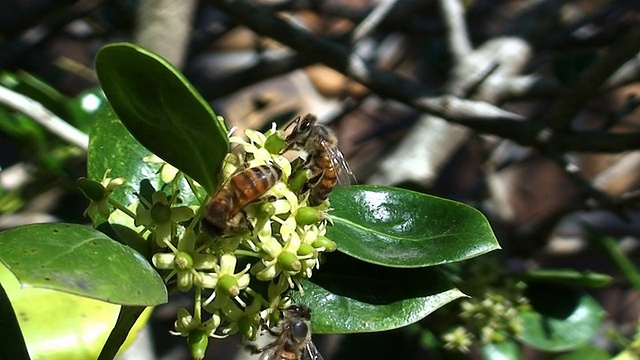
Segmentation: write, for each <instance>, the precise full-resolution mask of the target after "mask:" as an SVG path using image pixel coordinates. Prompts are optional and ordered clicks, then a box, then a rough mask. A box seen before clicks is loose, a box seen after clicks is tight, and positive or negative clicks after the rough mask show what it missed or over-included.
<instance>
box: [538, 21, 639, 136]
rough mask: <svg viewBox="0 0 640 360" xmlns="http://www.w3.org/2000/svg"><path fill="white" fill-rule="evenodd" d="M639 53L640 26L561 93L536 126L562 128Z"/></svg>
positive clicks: (632, 30)
mask: <svg viewBox="0 0 640 360" xmlns="http://www.w3.org/2000/svg"><path fill="white" fill-rule="evenodd" d="M639 51H640V25H638V26H635V27H633V28H632V29H631V30H630V31H629V32H628V33H627V34H626V35H625V36H624V38H623V39H622V41H620V42H619V43H618V44H617V45H616V46H613V47H612V48H611V49H610V51H609V53H608V54H606V55H604V56H602V57H600V58H599V59H598V60H596V61H595V62H594V63H593V64H592V65H591V66H590V67H589V68H588V69H587V70H585V71H584V73H583V74H582V76H580V78H579V79H578V81H577V82H576V84H575V85H573V86H571V87H570V88H568V89H566V90H565V91H562V92H561V94H560V97H559V98H558V101H556V102H555V104H554V105H553V107H552V108H551V109H550V110H549V112H547V114H546V116H544V118H542V119H540V122H539V127H540V130H542V129H543V128H544V127H551V128H554V129H562V128H564V127H565V126H566V125H567V124H569V123H570V122H571V120H572V119H573V118H574V117H575V115H576V114H577V113H578V112H579V111H580V110H581V109H582V108H583V107H584V104H585V103H586V102H587V101H588V100H589V99H591V98H592V97H593V96H594V95H595V94H597V92H598V91H599V89H600V87H601V86H602V85H603V84H604V83H605V82H606V81H607V79H609V78H610V77H611V76H612V75H613V74H614V73H615V72H616V71H617V70H618V69H619V68H620V67H621V66H622V65H623V64H624V63H626V62H627V61H629V59H632V58H633V57H634V56H636V54H637V53H638V52H639Z"/></svg>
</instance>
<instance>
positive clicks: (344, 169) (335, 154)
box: [325, 144, 357, 186]
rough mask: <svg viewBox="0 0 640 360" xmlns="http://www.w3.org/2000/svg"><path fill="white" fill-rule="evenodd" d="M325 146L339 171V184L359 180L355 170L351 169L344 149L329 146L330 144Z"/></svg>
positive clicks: (332, 162) (345, 184)
mask: <svg viewBox="0 0 640 360" xmlns="http://www.w3.org/2000/svg"><path fill="white" fill-rule="evenodd" d="M325 148H326V150H327V153H328V154H329V159H331V165H333V168H334V169H336V172H337V173H338V185H340V186H347V185H350V184H353V183H355V182H357V181H356V176H355V175H353V171H351V167H350V166H349V163H348V162H347V160H346V159H345V158H344V154H343V153H342V151H340V149H339V148H338V147H337V146H329V145H328V144H325Z"/></svg>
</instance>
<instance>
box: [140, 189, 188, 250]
mask: <svg viewBox="0 0 640 360" xmlns="http://www.w3.org/2000/svg"><path fill="white" fill-rule="evenodd" d="M151 198H152V200H153V203H152V204H151V207H150V208H148V209H147V208H146V207H144V206H143V205H142V204H139V205H138V208H137V209H136V221H135V225H136V226H140V225H144V226H145V227H146V228H147V229H149V230H152V231H153V232H154V234H155V239H156V243H157V244H158V246H160V247H166V246H167V244H168V243H170V242H171V237H172V235H173V234H174V233H175V232H174V231H175V229H176V226H177V225H178V223H179V222H182V221H186V220H189V219H191V218H192V217H193V210H192V209H191V208H189V207H188V206H177V207H172V206H171V204H170V203H169V201H168V198H167V194H166V193H164V192H162V191H156V192H155V193H153V195H152V196H151Z"/></svg>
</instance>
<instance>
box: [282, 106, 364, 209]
mask: <svg viewBox="0 0 640 360" xmlns="http://www.w3.org/2000/svg"><path fill="white" fill-rule="evenodd" d="M317 120H318V119H317V118H316V117H315V116H314V115H312V114H307V115H305V116H304V117H303V118H300V117H297V118H296V119H295V120H294V121H293V122H292V123H291V124H289V125H288V126H287V127H289V126H291V125H293V126H294V128H293V131H292V132H291V133H290V134H289V135H288V136H287V137H286V139H285V144H286V145H285V151H286V150H290V149H295V150H303V151H304V152H306V153H307V156H308V157H307V159H306V163H305V168H306V169H308V170H309V171H310V173H311V174H310V179H309V182H308V184H309V187H310V193H309V204H310V205H311V206H317V205H320V204H321V203H322V202H323V201H324V200H326V199H327V197H328V196H329V193H330V192H331V190H333V188H334V187H335V186H336V185H349V184H350V183H351V182H352V181H355V176H354V175H353V172H352V171H351V168H350V167H349V164H348V163H347V161H346V160H345V159H344V155H343V154H342V151H340V149H339V148H338V139H337V138H336V136H335V134H334V133H333V131H332V130H331V129H329V128H328V127H326V126H323V125H319V124H316V122H317Z"/></svg>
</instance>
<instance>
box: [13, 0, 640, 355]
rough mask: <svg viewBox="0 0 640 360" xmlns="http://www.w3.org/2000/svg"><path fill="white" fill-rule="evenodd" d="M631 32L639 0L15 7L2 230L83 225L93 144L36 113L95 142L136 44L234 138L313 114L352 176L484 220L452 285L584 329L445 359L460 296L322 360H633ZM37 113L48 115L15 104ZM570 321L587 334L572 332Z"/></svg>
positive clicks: (158, 345)
mask: <svg viewBox="0 0 640 360" xmlns="http://www.w3.org/2000/svg"><path fill="white" fill-rule="evenodd" d="M274 15H277V16H275V17H274ZM639 19H640V3H638V2H637V1H635V0H626V1H625V0H601V1H579V0H573V1H536V2H532V1H522V0H512V1H480V0H475V1H474V0H468V1H464V2H458V1H449V0H441V1H430V0H397V1H385V0H380V1H371V0H358V1H345V0H309V1H295V0H293V1H254V2H251V3H248V2H246V1H239V0H238V1H234V2H225V1H222V0H205V1H193V0H187V1H171V0H139V1H124V0H78V1H71V0H58V1H53V0H49V1H47V0H5V1H3V2H2V3H0V72H1V73H0V86H1V88H2V89H3V90H4V89H6V90H10V91H11V92H10V93H7V92H5V91H2V92H0V228H1V229H3V230H4V229H9V228H12V227H15V226H18V225H22V224H29V223H37V222H57V221H65V222H71V223H81V224H88V223H89V220H88V219H86V218H84V217H83V216H82V213H83V211H84V209H85V207H86V205H87V204H86V201H85V199H84V197H83V196H82V195H81V194H80V192H79V191H78V190H77V189H76V187H75V181H76V179H77V178H78V177H80V176H84V175H85V174H86V146H83V144H85V145H86V139H85V138H82V136H77V135H76V134H75V133H73V134H70V133H69V131H68V130H66V128H60V127H59V126H58V123H53V125H51V123H50V122H49V123H47V122H45V121H43V120H42V119H45V118H47V117H48V116H49V115H55V116H56V117H57V118H59V119H61V120H63V121H64V122H66V123H67V124H69V125H71V126H72V127H74V128H76V129H78V130H80V131H81V132H84V133H88V131H89V128H90V127H91V124H92V115H93V113H94V111H95V110H96V109H97V108H98V105H99V103H100V101H101V99H102V95H101V92H100V90H99V84H98V83H97V80H96V76H95V73H94V71H93V59H94V56H95V54H96V52H97V50H98V49H99V48H100V47H101V46H103V45H105V44H108V43H112V42H116V41H131V42H135V43H137V44H139V45H141V46H144V47H146V48H148V49H150V50H152V51H155V52H157V53H159V54H161V55H162V56H164V57H166V58H167V59H169V60H170V61H171V62H172V63H174V64H176V65H177V66H178V67H180V68H181V69H182V71H183V72H184V74H185V75H186V77H187V78H188V79H189V80H190V81H191V82H192V83H193V84H194V85H195V86H196V88H197V89H198V91H200V92H201V93H202V94H203V96H204V97H205V99H207V100H208V101H210V102H211V104H212V106H213V108H214V109H215V111H216V112H217V113H218V114H220V115H223V116H224V117H225V119H226V121H227V122H228V124H229V125H230V126H237V127H239V128H240V129H245V128H255V129H261V128H262V129H263V128H265V127H268V126H269V124H271V122H277V123H285V122H287V121H289V120H291V119H292V118H293V117H294V116H295V115H298V114H302V113H307V112H312V113H315V114H317V115H318V116H319V117H320V118H321V119H322V121H324V122H325V123H327V124H329V125H330V126H331V127H333V128H334V129H335V130H336V131H337V134H338V136H339V138H340V144H341V149H342V150H343V152H344V153H345V154H346V157H347V159H348V161H349V163H350V164H351V167H352V168H353V170H354V172H355V173H356V176H357V178H358V180H359V181H360V182H362V183H372V184H389V185H397V186H403V187H407V188H411V189H414V190H418V191H422V192H425V193H429V194H434V195H438V196H442V197H445V198H450V199H454V200H458V201H462V202H465V203H468V204H470V205H473V206H475V207H477V208H478V209H480V210H481V211H482V212H483V213H484V214H486V216H487V217H488V218H489V220H490V222H491V223H492V226H493V228H494V231H495V233H496V235H497V237H498V239H499V241H500V243H501V245H502V247H503V250H502V251H501V252H499V254H494V255H493V256H490V258H491V259H490V260H489V261H487V260H483V262H481V263H476V264H469V265H468V266H466V267H464V268H462V269H450V270H451V272H452V273H453V274H458V275H460V277H461V278H463V279H464V280H465V281H466V282H467V284H466V285H461V286H460V288H461V289H462V290H463V291H465V292H466V293H468V294H470V295H472V296H474V299H477V300H478V301H479V302H480V301H483V300H485V299H489V300H491V301H494V303H503V304H508V305H507V307H511V308H519V307H521V306H530V305H531V304H529V305H526V304H518V303H506V302H505V301H506V300H505V297H504V296H505V295H504V294H493V295H492V293H491V291H490V289H491V288H492V287H495V288H497V289H500V288H504V287H505V281H507V280H505V279H509V281H515V280H525V281H528V283H529V284H533V283H536V282H537V283H538V284H540V283H541V284H544V286H532V285H530V286H529V288H528V289H527V290H526V292H527V297H528V299H529V300H530V301H531V302H532V303H534V304H533V305H535V306H547V307H548V310H550V311H551V313H553V314H552V315H550V318H548V319H546V320H545V321H547V322H545V321H543V320H541V319H536V318H524V322H525V323H524V324H525V326H529V325H527V321H530V322H531V323H532V324H538V325H539V326H540V329H539V330H540V334H541V335H540V336H541V337H544V334H545V331H547V332H548V331H550V329H555V330H554V331H558V332H562V331H565V332H568V329H571V330H573V333H571V334H568V336H569V337H571V336H574V335H572V334H574V333H575V336H574V337H573V338H571V339H570V341H567V342H565V343H562V342H561V343H558V342H556V343H552V342H549V343H544V344H543V343H542V342H540V341H539V342H538V345H540V346H538V348H537V349H536V348H535V347H533V346H531V344H534V343H536V341H537V340H535V339H534V340H531V339H530V338H529V339H527V338H526V337H522V338H520V341H521V342H519V343H515V342H502V343H500V342H495V343H493V342H492V343H490V344H488V345H487V344H482V343H481V341H474V342H472V343H471V344H468V345H469V346H468V351H467V352H462V353H460V352H455V351H445V349H444V348H443V346H444V344H445V342H446V341H444V340H443V334H444V333H445V332H446V331H447V330H448V329H452V328H454V327H455V326H456V325H457V324H459V323H462V324H464V325H466V330H467V331H468V332H469V333H474V334H476V336H478V334H480V333H481V332H482V328H477V329H474V328H473V326H472V325H471V322H470V321H469V319H467V320H464V318H456V315H460V314H464V313H465V312H464V310H463V309H461V306H460V304H459V303H456V304H450V305H448V306H447V307H446V308H444V309H442V310H440V311H438V312H436V313H435V314H433V315H431V316H429V317H428V318H427V319H425V320H424V321H423V322H421V323H419V324H416V325H414V326H411V327H408V328H404V329H399V330H394V331H390V332H384V333H377V334H359V335H350V336H344V337H341V336H331V337H328V336H327V337H319V338H318V339H317V341H316V342H317V343H318V345H319V346H320V348H321V349H322V351H323V353H324V354H325V358H326V359H327V360H329V359H347V358H368V359H387V358H402V359H425V358H430V359H440V358H442V359H448V358H475V359H481V358H487V359H493V358H525V359H546V358H553V359H574V358H578V357H580V358H582V359H584V358H594V359H606V358H608V357H612V356H618V358H620V359H623V358H634V356H635V355H633V354H634V349H635V348H636V347H635V344H634V339H635V337H637V326H638V316H639V314H640V298H639V296H638V290H640V281H639V280H638V279H639V277H638V274H637V272H636V268H635V264H636V263H637V260H638V249H639V245H640V244H639V242H638V241H639V234H640V231H639V230H640V225H639V222H638V215H639V214H638V199H639V197H638V194H639V193H638V185H639V183H640V175H639V174H640V171H639V170H640V156H639V155H640V153H639V152H638V151H637V150H638V148H639V147H640V116H639V114H640V113H639V112H638V110H637V108H638V104H640V102H638V98H637V95H636V93H637V91H638V80H640V57H639V56H638V51H640V21H639ZM16 95H17V96H18V98H16ZM20 96H22V97H20ZM25 98H26V99H31V100H33V101H35V102H37V103H39V104H41V105H42V107H43V108H44V109H46V110H48V113H47V116H43V115H42V113H38V112H29V111H25V110H23V108H21V107H20V106H17V103H18V100H17V99H25ZM27 108H28V109H31V110H34V109H36V108H37V106H35V105H33V103H31V104H30V105H29V104H28V105H27ZM553 269H563V272H559V273H558V272H556V273H554V272H553V271H551V272H550V271H547V270H553ZM532 271H533V272H532ZM554 271H555V270H554ZM594 273H599V274H595V275H594ZM496 274H497V275H496ZM600 274H607V275H609V276H610V277H611V278H612V279H613V281H609V280H610V278H609V277H606V276H604V275H600ZM471 275H473V276H471ZM518 276H521V277H520V278H518ZM603 276H604V277H603ZM549 284H555V285H554V286H550V285H549ZM567 285H571V286H567ZM465 286H466V287H465ZM576 293H580V294H584V295H587V294H588V296H582V295H581V296H577V295H576ZM501 296H502V297H501ZM558 298H562V299H563V301H562V303H563V304H564V305H566V304H567V303H569V304H570V303H572V302H573V307H572V308H570V309H566V308H562V307H558V306H557V305H558V303H557V302H554V300H558ZM185 301H187V300H185V299H180V298H175V299H173V300H172V301H171V302H170V303H169V304H167V305H165V306H161V307H158V308H157V309H156V311H155V313H154V314H153V316H152V320H151V327H150V328H148V329H147V333H146V335H145V336H147V337H149V338H151V339H152V341H151V342H150V343H151V344H152V345H149V343H147V345H148V348H147V350H149V349H151V350H149V351H148V352H147V353H146V355H145V356H147V358H149V359H154V358H157V359H182V358H186V356H187V354H186V353H185V351H186V350H185V349H184V343H183V341H182V339H178V338H173V337H170V336H169V335H168V334H167V329H169V328H171V327H172V325H173V324H172V322H173V316H174V314H175V309H176V308H178V307H180V306H184V303H185ZM545 304H546V305H545ZM576 309H585V310H584V311H586V312H587V313H588V314H590V315H589V319H587V320H589V321H587V322H578V323H570V322H567V321H564V322H563V321H560V320H567V319H568V315H567V314H570V313H575V310H576ZM467 310H468V309H467ZM507 310H508V309H507ZM505 311H506V310H505ZM549 319H552V320H559V321H558V323H554V322H553V321H551V322H548V321H549ZM476 325H477V324H476ZM494 325H495V324H489V326H494ZM483 326H485V327H486V326H488V325H487V324H484V325H483ZM495 326H497V325H495ZM531 326H533V325H531ZM555 326H560V327H559V328H557V329H564V330H557V329H556V328H555ZM562 326H568V328H562ZM530 328H531V327H530ZM585 334H586V335H588V336H586V338H584V339H583V337H585V336H584V335H585ZM594 334H595V335H594ZM527 335H528V336H535V334H533V335H532V334H531V333H528V334H527ZM539 339H540V338H538V340H539ZM463 340H464V339H463ZM475 340H478V338H476V339H475ZM556 340H557V339H556ZM463 342H464V341H463ZM450 343H451V342H450ZM522 343H524V344H529V345H522ZM566 343H572V344H573V345H574V346H572V347H571V352H567V350H568V349H569V348H567V347H563V344H566ZM239 349H240V347H239V345H238V343H236V342H233V341H221V342H215V344H214V345H213V346H211V349H210V352H211V353H210V355H209V356H210V357H211V358H225V359H226V358H231V357H233V356H237V357H238V358H241V357H244V356H246V354H245V352H243V351H238V350H239ZM635 353H636V354H637V352H635ZM585 354H586V355H585ZM589 356H591V357H589ZM133 358H137V359H140V358H143V357H142V355H140V354H139V353H136V355H134V357H133Z"/></svg>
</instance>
